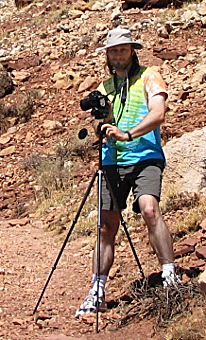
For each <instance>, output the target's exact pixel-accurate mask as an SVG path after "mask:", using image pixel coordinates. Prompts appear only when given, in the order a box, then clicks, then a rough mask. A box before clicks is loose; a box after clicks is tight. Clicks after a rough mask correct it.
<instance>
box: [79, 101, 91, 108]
mask: <svg viewBox="0 0 206 340" xmlns="http://www.w3.org/2000/svg"><path fill="white" fill-rule="evenodd" d="M80 107H81V109H82V110H83V111H87V110H90V109H91V103H90V98H85V99H82V100H80Z"/></svg>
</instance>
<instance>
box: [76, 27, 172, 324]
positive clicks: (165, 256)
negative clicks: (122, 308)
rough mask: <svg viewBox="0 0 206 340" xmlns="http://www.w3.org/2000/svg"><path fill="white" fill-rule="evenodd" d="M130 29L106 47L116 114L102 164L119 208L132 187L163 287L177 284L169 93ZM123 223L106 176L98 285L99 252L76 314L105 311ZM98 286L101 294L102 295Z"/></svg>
mask: <svg viewBox="0 0 206 340" xmlns="http://www.w3.org/2000/svg"><path fill="white" fill-rule="evenodd" d="M140 48H142V45H141V44H140V43H139V42H136V41H133V40H132V36H131V32H130V31H129V30H127V29H123V28H120V27H118V28H115V29H113V30H110V31H109V32H108V35H107V44H106V46H104V47H101V48H98V49H97V51H101V50H104V49H105V50H106V57H107V66H108V68H109V71H110V74H111V77H110V78H109V79H107V80H106V81H103V82H102V83H101V84H100V86H99V87H98V90H99V91H100V92H101V93H102V94H104V95H108V98H109V100H110V101H111V108H112V109H111V112H110V114H109V115H108V117H107V118H106V119H105V120H104V123H105V124H103V125H102V130H103V129H104V133H105V135H106V139H107V140H106V143H105V144H104V145H103V148H102V149H103V150H102V164H103V169H104V171H105V174H106V176H107V178H108V180H109V182H110V185H111V188H112V191H113V193H114V196H115V198H116V200H117V204H118V206H119V208H120V209H121V210H122V209H125V208H126V200H127V197H128V195H129V192H130V189H132V192H133V195H134V201H133V210H134V212H136V213H141V214H142V216H143V218H144V221H145V223H146V225H147V228H148V233H149V239H150V243H151V246H152V247H153V249H154V251H155V253H156V255H157V257H158V260H159V262H160V264H161V265H162V278H163V285H164V287H168V286H170V285H172V284H175V282H176V276H175V267H174V256H173V246H172V240H171V236H170V233H169V231H168V228H167V227H166V225H165V223H164V221H163V219H162V216H161V213H160V209H159V200H160V194H161V182H162V172H163V170H164V167H165V157H164V154H163V151H162V147H161V137H160V125H161V123H162V122H164V118H165V110H166V104H165V101H166V99H167V92H166V89H165V83H164V81H163V79H162V77H161V75H160V74H159V73H158V72H157V71H156V70H155V69H154V68H146V67H142V66H140V65H139V62H138V58H137V55H136V53H135V51H134V50H135V49H140ZM119 224H120V218H119V214H118V211H117V210H115V206H114V204H113V200H112V199H111V195H110V192H109V191H108V188H107V186H106V183H105V180H104V179H103V183H102V225H101V241H100V249H101V251H100V262H101V263H100V281H99V284H98V283H97V275H96V273H97V251H96V250H95V251H94V257H93V285H92V288H91V290H90V291H89V295H88V296H87V297H86V299H85V300H84V301H83V303H82V304H81V306H80V307H79V309H78V310H77V312H76V317H79V316H81V315H82V314H84V313H88V312H95V311H96V306H97V296H98V297H99V310H100V311H103V310H105V309H106V304H105V292H104V287H105V284H106V280H107V276H108V274H109V270H110V268H111V266H112V264H113V261H114V243H115V236H116V234H117V231H118V228H119ZM97 290H98V294H97Z"/></svg>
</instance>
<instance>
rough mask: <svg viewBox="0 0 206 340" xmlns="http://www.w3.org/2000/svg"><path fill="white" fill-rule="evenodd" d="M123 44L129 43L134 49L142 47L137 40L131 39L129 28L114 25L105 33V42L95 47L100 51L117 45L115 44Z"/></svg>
mask: <svg viewBox="0 0 206 340" xmlns="http://www.w3.org/2000/svg"><path fill="white" fill-rule="evenodd" d="M124 44H131V45H132V46H133V48H135V49H141V48H143V46H142V44H141V43H140V42H138V41H133V40H132V35H131V32H130V30H128V29H126V28H121V27H116V28H114V29H112V30H110V31H109V32H108V34H107V44H106V45H105V46H102V47H98V48H96V51H97V52H99V51H102V50H105V49H107V48H109V47H113V46H117V45H124Z"/></svg>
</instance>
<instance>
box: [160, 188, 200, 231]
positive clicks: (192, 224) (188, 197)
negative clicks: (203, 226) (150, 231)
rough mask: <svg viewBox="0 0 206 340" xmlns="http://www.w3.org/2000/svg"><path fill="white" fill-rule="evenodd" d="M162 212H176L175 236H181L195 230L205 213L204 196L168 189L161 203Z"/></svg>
mask: <svg viewBox="0 0 206 340" xmlns="http://www.w3.org/2000/svg"><path fill="white" fill-rule="evenodd" d="M161 211H162V214H163V215H164V214H165V215H166V214H168V213H171V212H173V213H174V214H175V213H176V214H178V223H177V224H176V227H175V228H176V229H175V231H174V233H175V235H176V236H182V235H185V234H188V233H190V232H191V231H195V230H197V229H198V227H199V223H200V222H201V220H202V219H203V217H204V216H205V214H206V196H204V195H202V196H201V195H200V194H199V193H188V192H181V193H177V192H175V191H174V190H172V189H168V192H167V193H166V195H165V199H164V203H163V204H161Z"/></svg>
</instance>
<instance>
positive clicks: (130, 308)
mask: <svg viewBox="0 0 206 340" xmlns="http://www.w3.org/2000/svg"><path fill="white" fill-rule="evenodd" d="M118 308H119V309H120V310H121V311H120V313H119V314H120V317H119V318H118V319H113V320H112V323H113V324H114V325H116V328H119V327H122V326H125V325H127V324H128V323H130V322H132V321H134V319H137V320H142V319H143V318H144V319H150V318H155V319H156V328H157V332H159V333H160V334H161V333H162V332H163V329H164V334H163V335H164V336H165V334H166V336H165V340H196V339H205V338H203V337H199V338H197V337H196V338H195V337H186V334H187V336H188V333H189V332H188V330H189V329H190V331H191V332H190V336H191V334H193V336H194V334H195V330H196V331H197V329H198V327H199V334H205V333H204V332H205V329H204V324H205V318H206V316H205V315H204V311H205V300H204V298H203V295H202V294H201V291H200V287H199V284H198V283H197V281H195V280H193V281H190V282H187V283H181V284H179V285H178V286H177V287H171V288H170V289H169V290H166V289H164V288H163V287H162V285H161V281H160V276H158V275H156V276H155V277H150V278H148V279H146V280H144V281H142V282H140V281H136V282H134V283H133V284H132V285H131V287H130V294H129V295H127V296H125V297H123V298H122V299H121V300H120V301H119V303H118ZM194 310H197V311H198V313H199V314H198V313H197V315H196V317H195V316H194V315H193V316H192V313H193V311H194ZM189 320H190V321H191V323H190V327H188V330H187V332H186V325H187V323H188V321H189ZM187 326H188V325H187ZM184 333H185V334H184Z"/></svg>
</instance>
